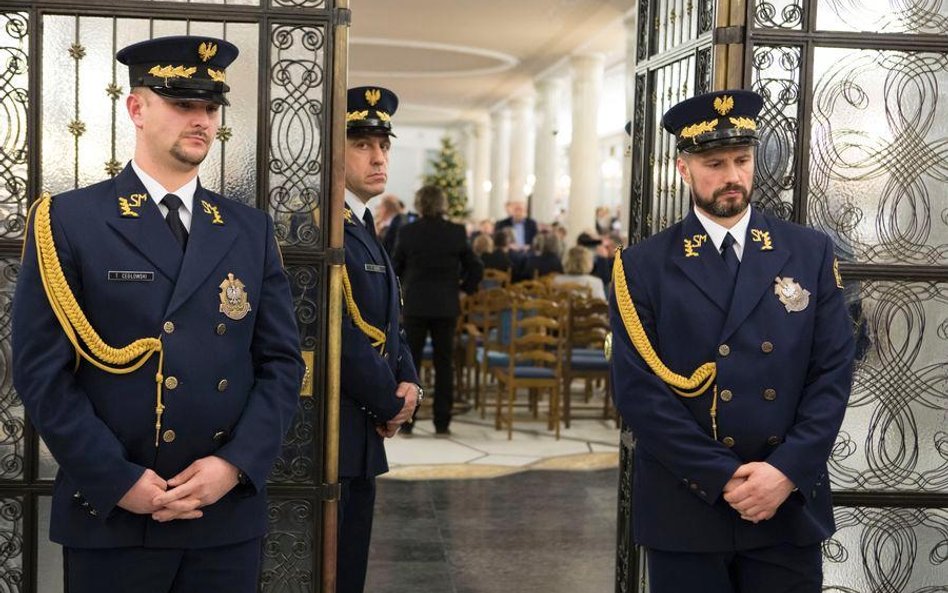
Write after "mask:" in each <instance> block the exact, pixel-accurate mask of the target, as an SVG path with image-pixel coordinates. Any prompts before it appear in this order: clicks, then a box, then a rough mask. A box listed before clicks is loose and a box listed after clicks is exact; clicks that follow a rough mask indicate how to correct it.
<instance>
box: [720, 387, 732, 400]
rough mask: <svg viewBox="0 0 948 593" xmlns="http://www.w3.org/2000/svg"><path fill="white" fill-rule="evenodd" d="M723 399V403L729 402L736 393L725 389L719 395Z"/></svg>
mask: <svg viewBox="0 0 948 593" xmlns="http://www.w3.org/2000/svg"><path fill="white" fill-rule="evenodd" d="M718 395H719V396H720V397H721V401H722V402H729V401H731V398H733V397H734V393H733V392H732V391H731V390H730V389H725V390H723V391H721V393H719V394H718Z"/></svg>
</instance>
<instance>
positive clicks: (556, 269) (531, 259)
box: [513, 232, 563, 282]
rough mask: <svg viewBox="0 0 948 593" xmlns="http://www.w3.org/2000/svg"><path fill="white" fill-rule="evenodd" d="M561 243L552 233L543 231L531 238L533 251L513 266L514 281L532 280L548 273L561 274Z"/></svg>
mask: <svg viewBox="0 0 948 593" xmlns="http://www.w3.org/2000/svg"><path fill="white" fill-rule="evenodd" d="M561 253H562V244H561V243H560V240H559V239H558V238H557V237H556V236H555V235H553V234H552V233H547V232H543V233H540V234H539V235H537V236H536V238H534V240H533V251H531V252H530V254H529V255H527V257H526V258H524V259H523V260H522V262H520V265H517V266H514V274H513V276H514V278H513V280H514V282H519V281H521V280H533V279H534V278H539V277H540V276H547V275H549V274H562V273H563V261H562V260H561V257H562V256H561Z"/></svg>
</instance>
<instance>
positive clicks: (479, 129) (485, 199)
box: [470, 115, 491, 222]
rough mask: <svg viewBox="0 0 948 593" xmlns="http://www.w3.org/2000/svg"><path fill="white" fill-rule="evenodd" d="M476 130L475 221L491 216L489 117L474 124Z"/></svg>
mask: <svg viewBox="0 0 948 593" xmlns="http://www.w3.org/2000/svg"><path fill="white" fill-rule="evenodd" d="M473 128H474V155H473V157H472V158H473V160H472V165H473V167H472V169H473V171H474V183H473V186H474V188H473V191H472V192H471V202H470V203H471V217H472V218H473V219H474V221H475V222H476V221H480V220H483V219H485V218H488V217H489V216H490V215H491V214H490V191H488V188H487V186H488V183H489V182H490V149H491V134H490V120H489V118H488V117H487V115H484V116H483V117H482V118H481V119H479V120H477V121H475V122H474V124H473Z"/></svg>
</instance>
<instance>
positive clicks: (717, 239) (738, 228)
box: [694, 205, 751, 261]
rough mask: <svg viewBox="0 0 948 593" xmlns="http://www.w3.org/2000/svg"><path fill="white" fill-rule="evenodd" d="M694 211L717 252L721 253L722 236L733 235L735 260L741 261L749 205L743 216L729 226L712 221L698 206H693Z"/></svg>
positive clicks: (745, 238) (745, 240)
mask: <svg viewBox="0 0 948 593" xmlns="http://www.w3.org/2000/svg"><path fill="white" fill-rule="evenodd" d="M694 211H695V216H697V217H698V222H700V223H701V226H703V227H704V230H706V231H707V232H708V237H710V238H711V242H712V243H713V244H714V248H715V249H717V250H718V253H721V244H722V243H724V236H725V235H727V234H728V233H731V236H732V237H734V253H736V254H737V261H741V258H743V257H744V244H745V243H747V227H748V226H749V225H750V219H751V206H750V205H748V206H747V210H745V211H744V216H742V217H741V219H740V220H738V221H737V222H736V223H735V224H734V226H732V227H731V228H726V227H723V226H721V225H719V224H718V223H716V222H714V221H713V220H711V219H710V218H709V217H708V215H707V214H705V213H704V212H702V211H701V210H700V209H699V208H695V209H694Z"/></svg>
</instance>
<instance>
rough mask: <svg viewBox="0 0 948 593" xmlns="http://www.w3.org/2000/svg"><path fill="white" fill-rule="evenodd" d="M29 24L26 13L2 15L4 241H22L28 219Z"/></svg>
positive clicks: (0, 193) (0, 225) (0, 233)
mask: <svg viewBox="0 0 948 593" xmlns="http://www.w3.org/2000/svg"><path fill="white" fill-rule="evenodd" d="M28 23H29V15H27V14H26V13H21V12H4V13H0V97H2V98H0V101H2V105H3V113H4V115H5V117H4V122H3V123H4V126H3V133H2V134H0V137H2V144H0V184H2V188H0V219H2V220H0V238H4V239H17V238H19V237H22V236H23V227H24V226H25V219H26V205H27V201H28V200H27V198H28V196H27V195H26V177H27V169H26V167H27V164H26V161H27V156H28V154H29V146H28V144H27V137H26V126H27V120H26V111H27V110H26V106H27V103H28V102H29V97H28V95H27V93H28V92H29V61H28V60H29V55H28V52H29V35H28V34H27V29H28V28H29V25H28Z"/></svg>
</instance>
